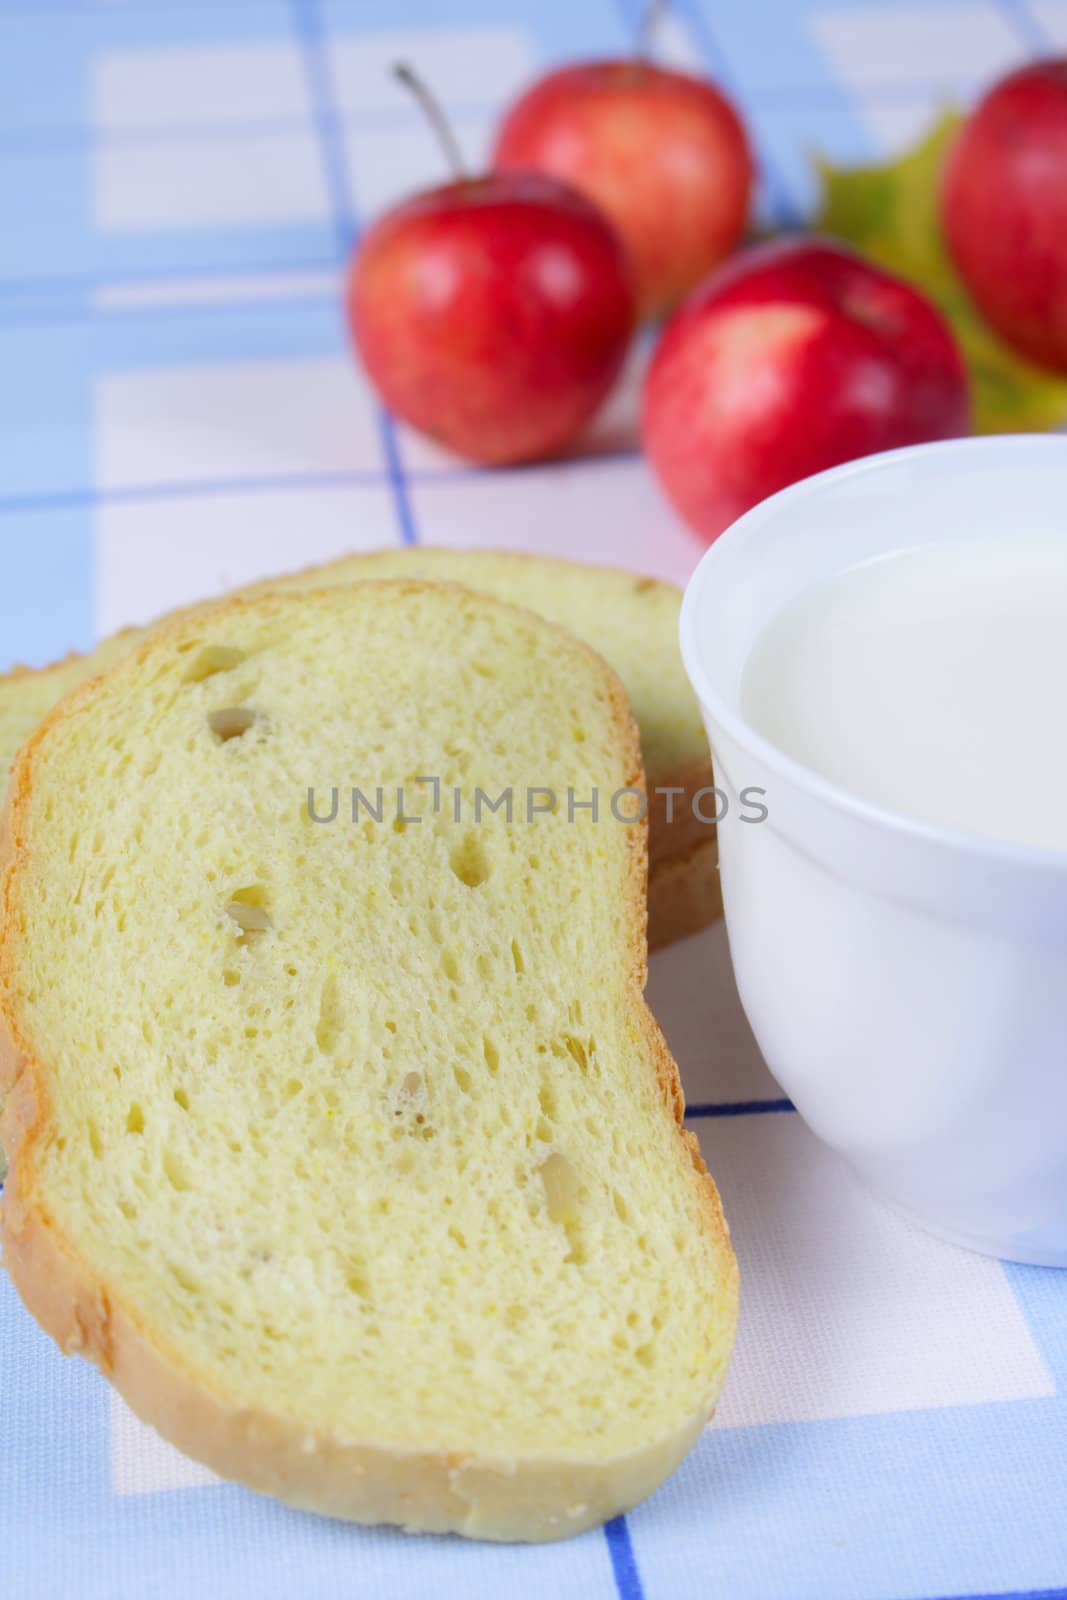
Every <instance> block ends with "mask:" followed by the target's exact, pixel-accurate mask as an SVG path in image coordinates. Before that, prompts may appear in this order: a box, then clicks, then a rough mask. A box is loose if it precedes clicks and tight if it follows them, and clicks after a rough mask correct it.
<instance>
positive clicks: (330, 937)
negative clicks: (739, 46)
mask: <svg viewBox="0 0 1067 1600" xmlns="http://www.w3.org/2000/svg"><path fill="white" fill-rule="evenodd" d="M420 777H421V778H432V777H436V778H439V779H440V780H441V783H442V786H443V792H444V793H445V794H446V795H447V794H448V793H449V792H450V791H451V790H453V789H459V790H460V791H461V793H462V794H463V795H465V796H467V797H468V799H469V798H470V797H471V796H472V795H473V793H474V791H475V789H476V788H481V789H482V790H483V791H485V792H487V793H491V794H492V795H493V796H494V797H496V796H497V795H498V794H499V792H500V791H501V789H502V788H504V787H505V786H514V789H515V792H516V794H517V795H521V794H523V793H525V792H526V791H528V790H529V789H541V788H544V787H551V788H552V789H554V790H555V792H556V793H557V795H559V796H561V797H565V796H566V795H567V794H568V793H569V792H570V791H572V790H573V792H574V793H575V794H577V795H578V797H579V798H581V799H586V798H588V796H589V794H590V792H591V790H592V789H593V788H596V789H597V790H598V791H599V792H600V793H601V795H602V796H604V797H607V796H610V795H611V794H613V793H617V792H618V791H620V790H621V789H623V788H631V789H639V788H640V786H641V783H642V774H641V767H640V759H639V753H638V744H637V738H636V733H635V730H634V726H633V723H632V720H631V718H630V714H629V711H628V709H627V706H626V702H625V698H624V695H623V692H622V689H621V687H620V685H619V683H618V681H617V679H615V677H614V676H613V675H612V674H611V672H610V671H609V670H608V668H607V667H606V666H605V665H604V664H603V662H602V661H600V660H599V658H597V657H596V656H595V655H593V653H592V652H591V651H589V650H588V649H586V648H585V647H584V646H583V645H581V644H579V643H578V642H577V641H576V640H574V639H573V638H571V637H570V636H569V635H567V634H565V633H563V632H561V631H559V630H557V629H556V628H554V627H552V626H551V625H550V624H548V623H546V622H544V621H542V620H541V619H539V618H537V617H535V616H533V615H531V614H528V613H524V612H521V611H518V610H515V609H512V608H510V607H506V606H503V605H501V604H499V603H498V602H496V601H494V600H492V599H490V598H488V597H486V596H483V595H475V594H471V593H468V592H466V591H463V590H461V589H458V588H453V587H449V586H446V585H420V584H416V583H400V584H367V585H357V586H354V587H352V588H349V589H338V590H334V591H331V592H328V593H318V594H314V595H311V596H307V597H301V598H299V599H293V598H285V597H273V598H267V599H262V600H258V601H255V602H233V603H231V604H228V605H223V606H220V607H218V608H215V609H213V610H210V611H205V612H203V613H202V614H200V615H198V616H196V617H191V618H188V619H186V620H185V621H183V622H180V623H178V624H175V625H174V626H172V627H171V628H169V629H165V630H163V631H162V632H160V633H159V634H157V635H155V636H154V637H153V638H152V639H151V640H150V641H148V642H147V643H145V644H144V645H142V646H141V647H140V648H139V649H138V650H137V651H136V652H135V653H134V654H133V655H132V656H131V657H129V658H127V659H126V660H125V661H123V662H121V663H120V664H119V665H118V666H117V667H116V668H115V669H114V670H113V671H112V672H111V673H110V674H108V675H107V676H106V677H104V678H102V679H99V680H97V681H95V682H94V683H91V684H89V685H87V686H85V688H84V689H83V690H82V691H80V692H79V693H78V694H77V695H75V696H74V697H72V698H71V699H70V700H69V701H67V702H65V703H64V704H63V705H62V706H61V707H60V708H58V710H57V711H56V712H55V713H54V714H53V715H52V716H51V717H50V718H49V719H48V720H47V721H46V723H45V724H44V726H43V727H42V728H41V729H40V730H39V732H38V733H37V734H36V735H35V736H34V737H33V738H32V739H31V740H30V742H29V744H28V745H27V746H26V748H25V749H24V750H23V752H22V754H21V755H20V757H19V760H18V761H17V763H16V766H15V769H14V772H13V776H12V783H11V790H10V795H9V802H8V806H9V811H8V823H7V832H6V841H5V844H4V847H3V850H4V880H3V927H2V933H0V1013H2V1019H3V1029H4V1032H3V1044H2V1048H0V1079H2V1080H3V1082H4V1083H5V1084H6V1086H7V1087H8V1089H9V1091H10V1093H9V1098H8V1104H7V1107H6V1110H5V1114H4V1121H3V1137H4V1143H5V1145H6V1147H7V1150H8V1153H9V1155H10V1156H11V1165H12V1170H11V1175H10V1180H9V1186H8V1190H7V1192H6V1194H5V1197H4V1205H3V1216H2V1221H3V1239H4V1256H5V1262H6V1264H7V1266H8V1268H9V1270H10V1272H11V1273H12V1276H13V1277H14V1280H15V1283H16V1285H17V1287H18V1289H19V1291H20V1293H21V1294H22V1296H23V1298H24V1300H25V1301H26V1303H27V1305H28V1306H29V1307H30V1309H31V1310H32V1311H33V1312H34V1314H35V1315H36V1316H37V1317H38V1319H39V1320H40V1321H41V1322H42V1323H43V1325H44V1326H45V1327H46V1328H47V1329H48V1331H49V1332H50V1333H51V1334H52V1335H53V1336H54V1337H55V1338H56V1339H57V1340H58V1341H59V1343H60V1344H61V1345H62V1347H63V1348H64V1349H67V1350H77V1351H80V1352H81V1353H82V1354H84V1355H86V1356H88V1357H89V1358H90V1359H91V1360H93V1361H95V1362H96V1363H97V1364H98V1365H99V1366H100V1367H101V1368H102V1370H103V1371H105V1372H106V1373H107V1374H108V1375H109V1377H111V1379H112V1380H113V1382H114V1383H115V1384H116V1385H117V1386H118V1388H119V1389H120V1390H121V1391H122V1392H123V1394H124V1395H125V1396H126V1397H127V1399H128V1400H129V1402H130V1403H131V1404H132V1406H133V1407H134V1409H135V1410H136V1411H138V1412H139V1413H140V1414H141V1416H143V1417H144V1418H145V1419H146V1420H148V1421H149V1422H151V1423H153V1424H154V1425H155V1426H156V1427H158V1428H159V1429H160V1431H161V1432H163V1433H164V1434H165V1435H166V1436H167V1437H168V1438H170V1439H172V1440H173V1441H174V1442H175V1443H176V1444H177V1445H178V1446H179V1447H180V1448H181V1449H183V1450H185V1451H186V1452H187V1453H189V1454H191V1455H194V1456H196V1457H198V1458H200V1459H202V1460H204V1461H206V1462H208V1463H209V1464H210V1465H211V1466H212V1467H214V1468H215V1469H216V1470H217V1471H219V1472H220V1473H222V1474H223V1475H226V1476H229V1477H234V1478H237V1479H240V1480H241V1481H243V1482H245V1483H248V1484H250V1485H252V1486H253V1487H255V1488H258V1489H261V1490H264V1491H267V1492H269V1493H272V1494H275V1495H278V1496H280V1497H281V1498H283V1499H285V1500H287V1501H289V1502H291V1503H292V1504H294V1505H297V1506H303V1507H309V1508H312V1509H315V1510H318V1511H321V1512H325V1513H329V1514H331V1515H336V1516H343V1517H349V1518H354V1519H357V1520H362V1521H378V1520H388V1521H394V1522H398V1523H401V1524H403V1525H404V1526H406V1527H410V1528H416V1529H436V1530H454V1531H457V1532H460V1533H465V1534H469V1535H476V1536H482V1537H488V1538H506V1539H512V1538H520V1539H546V1538H555V1537H562V1536H564V1535H567V1534H571V1533H577V1532H579V1531H580V1530H581V1529H582V1528H585V1527H588V1526H590V1525H591V1524H594V1523H596V1522H598V1521H601V1520H603V1519H605V1518H607V1517H610V1516H612V1515H614V1514H616V1513H617V1512H619V1511H621V1510H623V1509H625V1508H626V1507H628V1506H630V1505H632V1504H633V1503H634V1502H635V1501H637V1500H638V1499H640V1498H641V1497H642V1496H643V1495H645V1494H647V1493H648V1492H649V1491H650V1490H651V1489H652V1488H654V1487H655V1486H656V1484H657V1483H659V1482H660V1481H661V1479H662V1478H663V1477H664V1476H665V1475H666V1474H667V1473H668V1472H669V1471H671V1470H672V1468H673V1467H674V1466H675V1465H676V1464H677V1462H678V1461H679V1460H680V1459H681V1457H682V1456H683V1455H684V1454H685V1452H686V1451H687V1449H688V1448H689V1447H690V1445H691V1444H692V1443H693V1441H694V1440H695V1438H696V1437H697V1435H698V1433H699V1431H700V1429H701V1427H702V1426H703V1424H704V1422H705V1420H706V1419H707V1417H708V1415H709V1414H710V1412H711V1409H712V1406H713V1404H714V1401H715V1398H716V1395H717V1394H718V1391H719V1387H720V1385H721V1382H722V1378H723V1373H724V1370H725V1366H726V1361H727V1358H728V1354H729V1349H730V1345H731V1342H732V1338H733V1332H734V1325H735V1320H736V1309H737V1290H736V1268H735V1264H734V1260H733V1256H732V1253H731V1250H730V1246H729V1241H728V1236H727V1233H726V1229H725V1225H724V1223H723V1219H722V1213H721V1210H720V1207H719V1203H718V1197H717V1195H716V1193H715V1189H714V1186H713V1184H712V1183H711V1180H710V1178H709V1177H708V1176H707V1174H706V1172H705V1170H704V1167H703V1164H702V1162H701V1160H700V1157H699V1153H698V1151H697V1149H696V1146H695V1142H694V1141H693V1140H692V1138H691V1137H690V1136H689V1135H688V1134H686V1133H685V1131H684V1130H683V1128H682V1126H681V1094H680V1089H679V1084H678V1078H677V1073H676V1070H675V1067H674V1064H673V1062H672V1061H671V1058H670V1056H669V1054H668V1052H667V1049H666V1046H665V1044H664V1041H663V1038H662V1036H661V1034H660V1033H659V1030H658V1029H657V1027H656V1025H655V1023H654V1021H653V1019H652V1017H651V1015H650V1014H649V1012H648V1010H647V1008H646V1006H645V1003H644V1001H643V999H642V995H641V989H642V986H643V983H644V977H645V948H644V869H645V850H644V830H643V828H642V827H641V826H640V825H633V826H627V825H623V824H620V823H618V822H616V821H614V820H612V819H610V817H605V816H604V815H603V814H602V816H601V819H600V820H599V821H594V820H593V819H592V817H591V815H590V813H589V812H588V811H581V810H579V811H575V812H574V813H573V815H571V814H569V811H568V808H567V806H566V803H565V799H564V803H563V804H561V805H558V806H557V807H556V809H555V810H554V811H552V812H551V813H544V812H543V811H539V812H538V813H537V815H536V818H535V820H533V821H526V820H525V813H524V812H522V813H520V814H519V815H518V816H516V817H515V818H514V819H513V820H512V821H511V822H509V821H508V820H507V818H506V815H503V814H501V812H499V811H496V812H492V813H487V814H485V815H484V816H483V818H482V820H481V822H480V824H478V825H475V824H474V823H473V822H472V821H471V819H470V816H469V815H464V816H463V817H462V819H461V821H460V822H459V823H457V822H456V821H455V820H454V810H453V808H452V806H451V805H450V804H448V803H445V804H443V805H442V806H441V808H440V810H439V811H436V812H435V811H433V810H432V809H431V807H430V805H429V804H428V801H427V792H428V791H427V785H425V784H419V783H418V781H417V780H418V779H419V778H420ZM357 785H358V786H359V787H360V788H361V789H362V790H363V791H364V792H365V793H366V794H368V795H372V796H373V794H374V792H375V791H376V789H377V788H378V787H379V786H381V788H382V789H383V791H384V793H385V794H387V795H394V794H395V792H396V791H397V790H399V791H401V794H402V796H403V801H404V814H405V815H407V816H409V817H413V816H414V815H415V814H419V815H420V816H421V818H422V820H421V821H419V822H417V823H416V822H414V821H407V822H405V821H403V820H401V818H400V817H398V816H397V815H396V812H395V809H393V808H391V809H390V811H387V812H386V813H385V814H384V815H383V817H382V819H381V820H380V821H379V820H375V819H374V818H372V817H369V816H368V815H367V814H366V813H365V812H361V814H360V815H359V818H358V820H356V821H353V820H351V813H350V810H349V807H348V797H349V794H350V791H351V788H352V787H353V786H357ZM335 787H336V788H337V789H338V790H339V794H340V796H341V797H343V798H342V800H341V806H340V808H339V813H338V816H337V818H336V819H335V820H334V821H332V822H329V823H326V822H321V823H320V822H316V821H315V820H313V817H314V815H315V814H316V813H318V814H325V813H327V812H328V811H329V809H330V807H329V803H328V797H329V796H330V794H331V792H332V790H333V789H334V788H335ZM309 789H314V790H315V796H316V798H315V799H314V800H313V801H312V804H311V806H310V808H309V800H311V799H312V797H310V796H309V794H308V791H309ZM56 1426H57V1427H59V1426H60V1420H59V1418H58V1417H57V1419H56Z"/></svg>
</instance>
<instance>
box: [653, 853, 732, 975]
mask: <svg viewBox="0 0 1067 1600" xmlns="http://www.w3.org/2000/svg"><path fill="white" fill-rule="evenodd" d="M721 916H722V880H721V878H720V877H719V844H718V840H717V839H704V840H701V842H700V843H699V844H695V845H694V846H693V847H692V849H691V850H689V851H688V852H687V853H686V854H684V855H680V856H671V857H669V858H668V859H667V860H661V861H656V862H653V863H651V864H650V866H649V869H648V948H649V950H661V949H663V948H664V947H665V946H666V945H669V944H674V943H675V942H676V940H678V939H688V938H689V936H690V934H693V933H699V932H700V930H701V928H706V927H708V926H709V925H710V924H711V923H713V922H718V920H719V918H720V917H721Z"/></svg>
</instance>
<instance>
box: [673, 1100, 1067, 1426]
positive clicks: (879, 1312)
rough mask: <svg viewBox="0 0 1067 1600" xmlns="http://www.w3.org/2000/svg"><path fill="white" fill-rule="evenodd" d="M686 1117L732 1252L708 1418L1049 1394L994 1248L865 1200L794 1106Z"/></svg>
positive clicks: (792, 1417)
mask: <svg viewBox="0 0 1067 1600" xmlns="http://www.w3.org/2000/svg"><path fill="white" fill-rule="evenodd" d="M691 1126H692V1127H693V1128H694V1129H695V1131H696V1132H697V1133H698V1134H699V1136H700V1141H701V1145H702V1148H703V1150H704V1155H705V1158H706V1160H707V1163H708V1166H709V1168H710V1170H711V1172H712V1173H713V1175H714V1177H715V1181H716V1183H717V1184H718V1185H719V1188H720V1191H721V1193H722V1198H723V1205H724V1207H725V1209H726V1215H727V1218H728V1219H729V1222H730V1227H731V1230H732V1233H733V1239H734V1246H735V1248H736V1250H737V1256H738V1260H739V1262H740V1263H741V1284H742V1289H741V1306H742V1310H741V1327H740V1330H739V1333H738V1340H737V1348H736V1351H735V1354H734V1359H733V1365H732V1367H731V1372H730V1376H729V1378H728V1380H727V1385H726V1389H725V1392H724V1394H723V1398H722V1401H721V1403H720V1405H719V1409H718V1413H717V1417H716V1426H718V1427H726V1428H731V1427H732V1428H736V1427H743V1426H746V1425H748V1424H752V1423H766V1422H810V1421H814V1420H821V1419H829V1418H833V1417H855V1416H864V1415H871V1414H875V1413H879V1412H893V1411H916V1410H923V1409H926V1408H929V1407H940V1406H955V1405H978V1404H981V1403H983V1402H989V1401H1001V1400H1032V1399H1039V1398H1041V1397H1043V1396H1048V1395H1052V1394H1055V1392H1056V1390H1055V1385H1054V1383H1053V1380H1052V1377H1051V1374H1050V1373H1049V1371H1048V1368H1047V1367H1046V1365H1045V1362H1044V1360H1043V1358H1042V1356H1041V1352H1040V1351H1039V1349H1038V1347H1037V1345H1036V1344H1035V1342H1034V1338H1033V1335H1032V1334H1031V1332H1030V1329H1029V1326H1028V1325H1027V1322H1026V1318H1025V1317H1024V1315H1023V1312H1022V1309H1021V1307H1020V1305H1019V1302H1018V1300H1017V1299H1016V1297H1015V1293H1014V1291H1013V1289H1012V1287H1011V1284H1010V1282H1009V1281H1008V1277H1007V1274H1006V1273H1005V1271H1004V1268H1003V1266H1002V1265H1001V1264H1000V1262H999V1261H993V1260H991V1259H989V1258H988V1257H986V1256H979V1255H975V1254H973V1253H972V1252H971V1251H969V1250H958V1249H957V1248H956V1247H955V1246H954V1245H949V1244H942V1243H941V1242H940V1241H939V1240H937V1239H934V1238H933V1237H932V1236H931V1235H929V1234H926V1233H923V1232H921V1231H920V1230H919V1229H918V1228H916V1227H913V1226H912V1224H911V1223H908V1222H904V1221H902V1220H901V1219H900V1218H899V1217H897V1216H896V1215H895V1214H894V1213H893V1212H891V1211H889V1210H887V1209H886V1208H885V1207H884V1206H882V1205H880V1204H879V1203H878V1202H877V1201H875V1200H873V1199H871V1198H870V1197H869V1196H868V1195H867V1194H866V1193H865V1192H864V1190H862V1189H861V1188H860V1186H859V1184H858V1183H857V1182H856V1181H855V1180H854V1179H853V1178H852V1176H851V1175H850V1174H849V1172H848V1171H847V1169H846V1168H845V1166H844V1164H843V1163H842V1162H840V1161H839V1160H838V1158H837V1157H836V1156H834V1155H832V1154H831V1153H830V1152H829V1151H828V1150H827V1149H826V1147H825V1146H824V1145H822V1144H820V1142H819V1141H818V1140H817V1139H816V1138H815V1136H814V1134H812V1133H810V1132H809V1131H808V1129H807V1128H806V1127H805V1125H804V1123H803V1122H802V1121H801V1119H800V1117H799V1116H797V1115H796V1113H793V1112H765V1113H762V1114H760V1115H756V1116H745V1117H726V1118H722V1119H721V1120H720V1119H711V1118H709V1119H704V1120H700V1121H695V1122H693V1123H692V1124H691Z"/></svg>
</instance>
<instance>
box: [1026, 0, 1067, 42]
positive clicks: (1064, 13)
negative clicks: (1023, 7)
mask: <svg viewBox="0 0 1067 1600" xmlns="http://www.w3.org/2000/svg"><path fill="white" fill-rule="evenodd" d="M1030 14H1031V15H1032V16H1033V17H1034V18H1035V19H1036V21H1037V25H1038V27H1039V28H1040V29H1041V31H1042V32H1043V33H1044V35H1045V37H1046V38H1047V39H1048V42H1049V44H1050V45H1051V46H1052V47H1053V48H1054V49H1058V50H1067V0H1030Z"/></svg>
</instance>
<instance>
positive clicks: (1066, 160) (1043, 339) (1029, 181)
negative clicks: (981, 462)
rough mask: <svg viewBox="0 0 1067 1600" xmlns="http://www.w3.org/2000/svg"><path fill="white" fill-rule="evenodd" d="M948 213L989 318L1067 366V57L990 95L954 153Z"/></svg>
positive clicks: (1029, 349)
mask: <svg viewBox="0 0 1067 1600" xmlns="http://www.w3.org/2000/svg"><path fill="white" fill-rule="evenodd" d="M942 219H943V222H944V228H945V234H946V237H947V240H948V246H949V249H950V251H951V253H952V256H953V259H954V260H955V263H956V265H957V267H958V268H959V270H960V274H961V276H962V277H963V279H964V282H965V283H966V284H967V287H968V288H969V289H970V291H971V294H972V295H973V296H974V299H975V301H976V302H977V304H978V306H979V309H980V310H981V311H982V313H983V314H984V316H985V317H986V318H987V319H988V321H989V322H990V323H992V325H993V327H994V328H996V330H997V331H998V333H1000V334H1002V335H1003V337H1004V338H1005V339H1006V340H1007V341H1008V342H1009V344H1012V345H1014V346H1015V348H1016V349H1017V350H1020V351H1021V352H1022V353H1023V355H1025V356H1029V358H1030V360H1031V361H1036V362H1038V363H1039V364H1040V365H1042V366H1049V367H1056V368H1059V369H1061V370H1064V371H1067V57H1065V58H1062V59H1060V60H1058V61H1035V62H1033V63H1032V64H1031V65H1030V66H1027V67H1022V68H1020V70H1019V71H1018V72H1013V73H1011V75H1010V76H1009V77H1007V78H1005V79H1004V80H1003V81H1002V82H1001V83H998V84H997V86H996V87H995V88H994V89H992V90H991V91H990V93H989V94H987V95H986V97H985V99H984V100H982V101H981V103H980V104H979V106H978V108H977V109H976V110H975V112H974V113H973V115H972V116H971V117H970V118H969V120H968V121H967V123H966V124H965V125H964V128H963V130H962V132H961V134H960V136H959V139H958V140H957V142H956V145H955V148H954V150H953V152H952V154H951V156H950V158H949V162H948V166H947V168H946V171H945V183H944V189H943V193H942Z"/></svg>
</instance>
